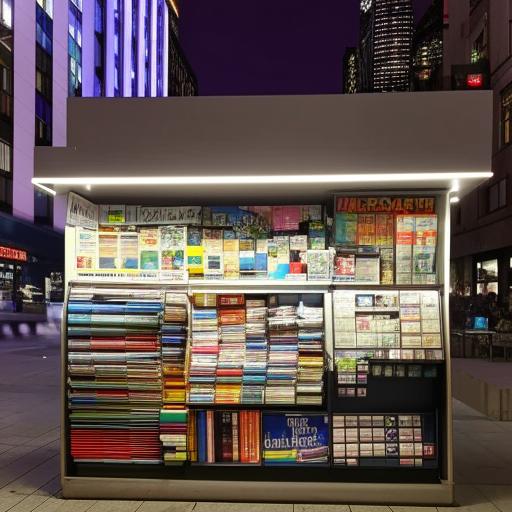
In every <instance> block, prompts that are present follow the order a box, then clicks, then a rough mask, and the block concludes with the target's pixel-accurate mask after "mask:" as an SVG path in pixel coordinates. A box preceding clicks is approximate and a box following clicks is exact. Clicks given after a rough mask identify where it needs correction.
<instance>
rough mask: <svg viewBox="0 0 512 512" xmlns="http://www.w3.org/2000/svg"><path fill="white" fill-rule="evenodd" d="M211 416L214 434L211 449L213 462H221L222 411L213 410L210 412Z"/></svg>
mask: <svg viewBox="0 0 512 512" xmlns="http://www.w3.org/2000/svg"><path fill="white" fill-rule="evenodd" d="M212 416H213V429H214V434H213V436H212V449H213V453H214V460H213V462H223V460H222V444H223V436H224V429H223V425H222V420H223V418H222V417H223V412H222V411H214V412H212Z"/></svg>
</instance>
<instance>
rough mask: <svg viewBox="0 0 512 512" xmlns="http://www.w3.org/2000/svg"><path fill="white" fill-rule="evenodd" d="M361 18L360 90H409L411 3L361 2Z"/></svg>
mask: <svg viewBox="0 0 512 512" xmlns="http://www.w3.org/2000/svg"><path fill="white" fill-rule="evenodd" d="M360 15H361V19H360V41H359V55H360V65H359V67H360V80H361V91H362V92H388V91H407V90H409V82H410V69H411V56H412V37H413V30H414V22H413V11H412V0H361V4H360Z"/></svg>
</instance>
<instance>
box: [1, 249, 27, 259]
mask: <svg viewBox="0 0 512 512" xmlns="http://www.w3.org/2000/svg"><path fill="white" fill-rule="evenodd" d="M0 258H5V259H8V260H16V261H27V260H28V256H27V251H22V250H21V249H13V248H12V247H4V246H3V245H0Z"/></svg>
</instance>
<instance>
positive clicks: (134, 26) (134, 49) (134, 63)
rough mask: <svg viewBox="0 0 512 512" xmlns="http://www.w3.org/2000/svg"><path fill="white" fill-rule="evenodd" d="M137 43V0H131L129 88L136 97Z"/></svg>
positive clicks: (137, 92) (137, 91)
mask: <svg viewBox="0 0 512 512" xmlns="http://www.w3.org/2000/svg"><path fill="white" fill-rule="evenodd" d="M138 42H139V0H132V38H131V86H132V96H138V94H139V90H138V83H139V82H138V70H139V56H138V52H137V50H138V47H139V45H138Z"/></svg>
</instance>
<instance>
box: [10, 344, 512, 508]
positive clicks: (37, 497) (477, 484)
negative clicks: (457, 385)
mask: <svg viewBox="0 0 512 512" xmlns="http://www.w3.org/2000/svg"><path fill="white" fill-rule="evenodd" d="M59 364H60V354H59V339H58V337H57V336H56V335H55V334H41V335H40V336H38V338H37V340H36V339H34V338H32V337H29V336H25V337H21V338H18V339H12V338H4V339H0V411H1V414H0V512H6V511H9V512H32V511H37V512H53V511H58V512H66V511H68V512H86V511H87V512H102V511H103V512H116V511H119V512H178V511H180V512H181V511H184V512H185V511H191V510H194V512H260V511H261V512H270V511H274V510H275V511H279V512H324V511H325V512H381V511H387V512H390V511H391V510H392V511H393V512H407V511H408V510H417V511H418V512H435V511H436V510H439V511H450V510H453V509H452V508H449V507H447V508H445V507H439V508H438V509H436V507H384V506H382V507H381V506H363V505H352V506H350V507H349V506H348V505H297V504H295V505H291V504H290V505H287V504H279V505H269V504H226V503H173V502H142V501H107V500H100V501H86V500H63V499H60V497H59V491H60V484H59V387H60V380H59V378H60V377H59V374H60V367H59ZM454 405H455V421H454V430H455V475H456V482H457V488H456V499H457V501H458V503H459V504H460V505H461V506H460V508H458V509H456V510H460V511H471V512H512V422H497V421H493V420H489V419H487V418H485V417H484V416H482V415H480V414H479V413H477V412H476V411H474V410H473V409H470V408H469V407H467V406H465V405H464V404H462V403H461V402H457V401H455V402H454Z"/></svg>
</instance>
